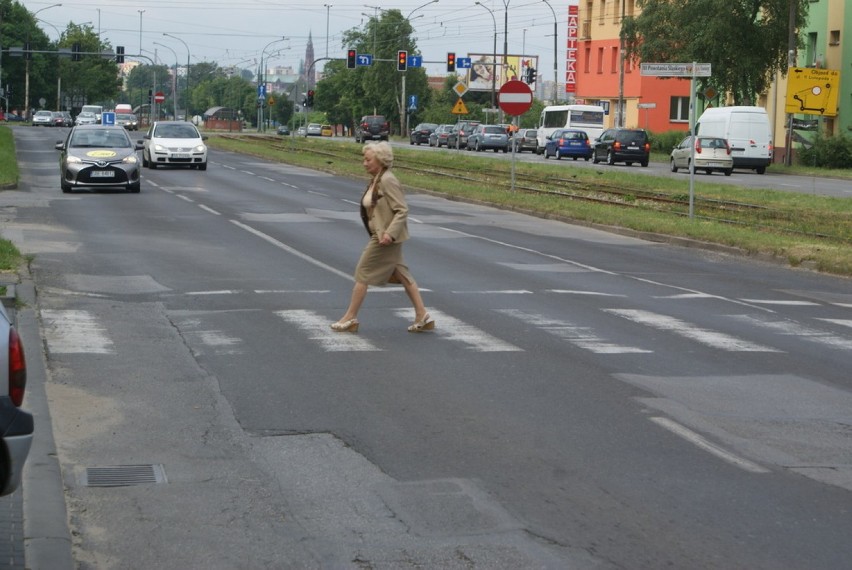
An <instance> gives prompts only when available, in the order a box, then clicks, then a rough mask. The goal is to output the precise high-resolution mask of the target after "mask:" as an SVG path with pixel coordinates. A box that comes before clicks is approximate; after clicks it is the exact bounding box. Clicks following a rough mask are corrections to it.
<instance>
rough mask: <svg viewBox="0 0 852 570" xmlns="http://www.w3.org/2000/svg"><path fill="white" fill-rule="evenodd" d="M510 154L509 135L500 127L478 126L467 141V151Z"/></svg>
mask: <svg viewBox="0 0 852 570" xmlns="http://www.w3.org/2000/svg"><path fill="white" fill-rule="evenodd" d="M489 149H490V150H493V151H494V152H499V151H501V150H502V151H503V152H509V134H508V133H507V132H506V129H505V128H504V127H502V126H500V125H477V126H476V127H475V128H474V129H473V132H472V133H471V134H470V136H469V137H468V139H467V150H475V151H477V152H481V151H483V150H489Z"/></svg>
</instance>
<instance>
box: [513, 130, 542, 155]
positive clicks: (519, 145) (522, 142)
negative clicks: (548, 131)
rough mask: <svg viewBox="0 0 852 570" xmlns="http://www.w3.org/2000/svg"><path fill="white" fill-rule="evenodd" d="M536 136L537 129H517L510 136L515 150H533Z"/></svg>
mask: <svg viewBox="0 0 852 570" xmlns="http://www.w3.org/2000/svg"><path fill="white" fill-rule="evenodd" d="M536 136H538V131H537V130H535V129H519V130H518V131H516V132H515V134H514V135H513V136H512V146H513V147H514V149H515V152H524V151H525V150H528V151H530V152H535V149H536V144H537V143H536V140H535V139H536Z"/></svg>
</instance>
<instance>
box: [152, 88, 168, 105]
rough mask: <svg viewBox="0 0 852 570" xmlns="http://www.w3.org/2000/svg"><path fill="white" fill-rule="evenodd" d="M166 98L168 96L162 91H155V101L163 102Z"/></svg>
mask: <svg viewBox="0 0 852 570" xmlns="http://www.w3.org/2000/svg"><path fill="white" fill-rule="evenodd" d="M165 100H166V96H165V95H163V92H162V91H157V92H156V93H154V101H155V102H157V103H162V102H163V101H165Z"/></svg>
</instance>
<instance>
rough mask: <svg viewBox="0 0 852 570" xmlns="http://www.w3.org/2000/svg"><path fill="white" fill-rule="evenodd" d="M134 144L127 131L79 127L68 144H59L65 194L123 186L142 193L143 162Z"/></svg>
mask: <svg viewBox="0 0 852 570" xmlns="http://www.w3.org/2000/svg"><path fill="white" fill-rule="evenodd" d="M141 148H142V143H141V142H136V143H134V142H133V141H131V140H130V135H128V134H127V131H126V130H125V129H124V127H119V126H111V125H78V126H76V127H74V128H72V129H71V130H70V131H69V133H68V136H67V137H66V138H65V140H64V141H60V142H58V143H56V150H58V151H60V152H61V154H60V157H59V185H60V187H61V188H62V191H63V192H65V193H67V192H71V190H73V189H74V188H81V187H89V188H109V187H117V186H123V187H124V188H126V189H127V190H130V191H131V192H133V193H138V192H139V190H140V189H141V185H140V178H139V160H138V159H137V158H136V151H137V150H140V149H141Z"/></svg>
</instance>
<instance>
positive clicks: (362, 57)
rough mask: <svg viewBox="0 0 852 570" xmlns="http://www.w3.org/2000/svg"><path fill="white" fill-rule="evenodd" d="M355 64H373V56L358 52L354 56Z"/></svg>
mask: <svg viewBox="0 0 852 570" xmlns="http://www.w3.org/2000/svg"><path fill="white" fill-rule="evenodd" d="M355 65H373V56H372V55H369V54H366V53H359V54H358V55H357V56H355Z"/></svg>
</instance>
